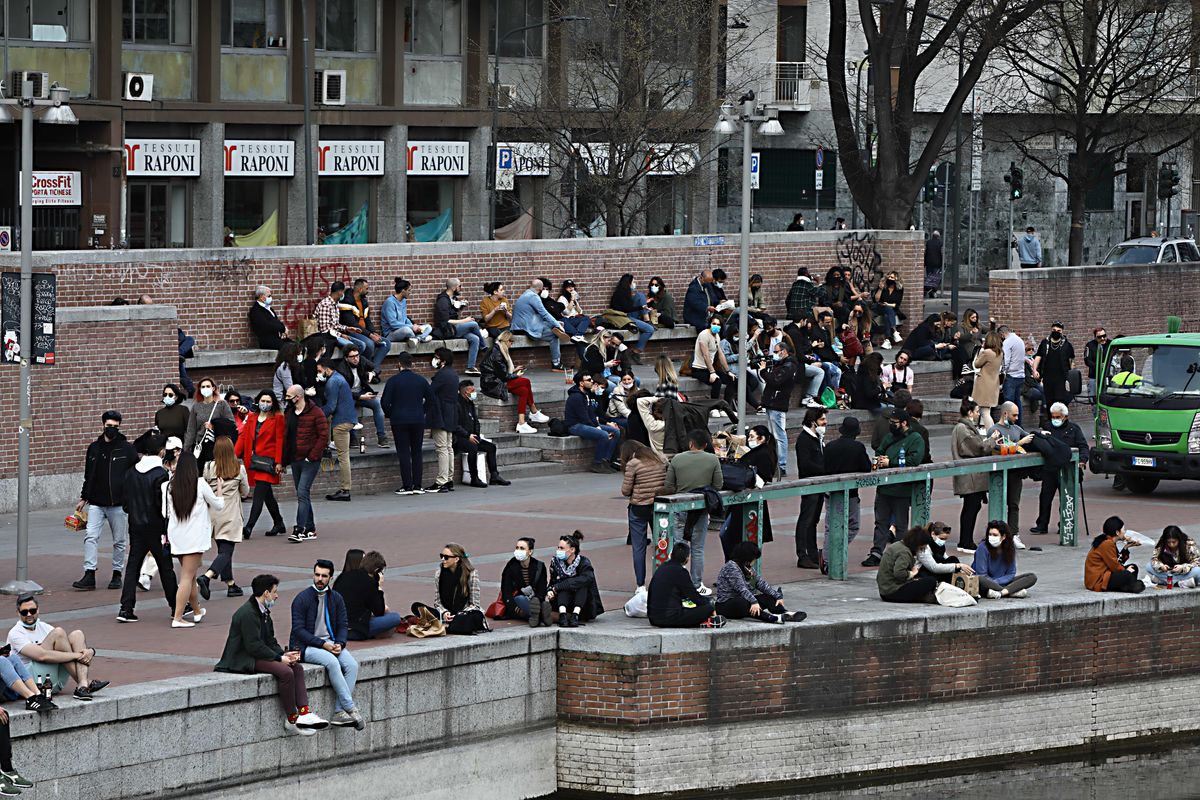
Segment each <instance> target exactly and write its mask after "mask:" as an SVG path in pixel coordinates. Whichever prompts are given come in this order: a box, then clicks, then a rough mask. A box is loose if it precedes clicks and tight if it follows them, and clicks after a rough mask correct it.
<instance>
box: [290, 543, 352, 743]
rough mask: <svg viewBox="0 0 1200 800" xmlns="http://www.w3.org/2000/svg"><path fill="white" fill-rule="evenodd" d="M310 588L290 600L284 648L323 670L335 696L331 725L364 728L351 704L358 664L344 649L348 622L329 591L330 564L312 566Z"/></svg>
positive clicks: (340, 604)
mask: <svg viewBox="0 0 1200 800" xmlns="http://www.w3.org/2000/svg"><path fill="white" fill-rule="evenodd" d="M312 579H313V582H312V586H309V587H308V588H307V589H305V590H304V591H302V592H300V594H298V595H296V597H295V599H294V600H292V633H291V637H290V641H289V642H288V645H289V646H290V647H291V649H292V650H295V651H297V652H299V653H300V658H301V660H302V661H303V662H304V663H306V664H318V665H320V666H322V667H324V668H325V674H326V675H328V676H329V685H330V686H331V687H333V692H334V694H335V695H336V696H337V701H336V702H335V703H334V713H333V717H332V718H331V719H330V720H329V722H330V724H331V725H338V726H342V727H345V726H351V725H352V726H354V728H355V729H356V730H360V731H361V730H362V729H363V728H364V727H365V723H364V722H363V718H362V714H360V713H358V706H357V705H355V703H354V683H355V681H356V680H357V679H358V661H357V660H355V658H354V656H352V655H351V654H350V651H349V650H347V649H346V642H347V641H348V640H349V627H350V625H349V620H348V617H347V616H346V603H345V602H344V601H343V600H342V596H341V595H340V594H338V593H337V592H335V591H333V590H332V589H330V588H329V584H330V582H331V581H332V580H333V562H332V561H329V560H328V559H324V558H321V559H318V560H317V563H315V564H313V575H312Z"/></svg>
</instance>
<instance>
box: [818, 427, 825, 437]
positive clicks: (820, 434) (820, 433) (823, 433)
mask: <svg viewBox="0 0 1200 800" xmlns="http://www.w3.org/2000/svg"><path fill="white" fill-rule="evenodd" d="M824 435H825V426H824V425H818V426H817V436H824Z"/></svg>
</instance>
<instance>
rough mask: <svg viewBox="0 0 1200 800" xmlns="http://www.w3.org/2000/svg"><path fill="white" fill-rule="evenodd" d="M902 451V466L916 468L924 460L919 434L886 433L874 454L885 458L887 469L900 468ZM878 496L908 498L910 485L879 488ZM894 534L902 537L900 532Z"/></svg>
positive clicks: (912, 432)
mask: <svg viewBox="0 0 1200 800" xmlns="http://www.w3.org/2000/svg"><path fill="white" fill-rule="evenodd" d="M901 448H903V449H904V466H906V467H916V466H919V465H920V464H921V462H922V461H923V460H924V459H925V440H924V439H922V438H921V434H919V433H917V432H916V431H914V430H911V429H910V430H909V432H908V433H906V434H904V435H903V436H897V435H896V434H894V433H892V432H891V431H888V433H887V435H886V436H884V437H883V441H882V442H880V443H879V447H877V448H875V454H876V455H880V456H887V459H888V468H889V469H891V468H892V467H898V466H900V450H901ZM879 492H880V494H886V495H887V496H888V497H908V496H909V495H911V494H912V485H911V484H907V483H901V484H888V485H886V486H880V487H879ZM896 534H897V535H898V536H899V535H902V533H901V532H900V531H896Z"/></svg>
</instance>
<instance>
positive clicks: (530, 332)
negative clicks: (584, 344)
mask: <svg viewBox="0 0 1200 800" xmlns="http://www.w3.org/2000/svg"><path fill="white" fill-rule="evenodd" d="M544 288H545V287H543V286H542V282H541V281H540V280H539V279H537V278H534V279H533V280H532V281H530V282H529V288H528V289H526V290H525V291H524V292H522V293H521V296H520V297H518V298H517V302H516V304H514V305H513V315H512V331H513V333H517V332H518V331H520V332H521V333H524V334H525V335H526V336H528V337H529V338H531V339H541V340H542V341H548V342H549V343H550V369H552V370H554V371H555V372H566V370H565V369H564V368H563V365H562V343H563V342H569V341H571V336H570V334H568V333H567V331H566V328H564V327H563V324H562V322H561V321H559V320H557V319H555V318H554V317H553V316H552V315H551V314H550V312H549V311H547V310H546V306H545V304H544V303H542V290H543V289H544Z"/></svg>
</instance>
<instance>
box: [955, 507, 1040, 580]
mask: <svg viewBox="0 0 1200 800" xmlns="http://www.w3.org/2000/svg"><path fill="white" fill-rule="evenodd" d="M971 568H972V569H973V570H975V574H976V575H978V576H979V591H980V593H981V594H982V595H983V596H985V597H987V598H988V599H989V600H999V599H1000V598H1001V597H1025V595H1026V594H1027V590H1028V589H1030V588H1031V587H1032V586H1033V585H1034V584H1035V583H1037V576H1036V575H1034V574H1033V573H1032V572H1026V573H1023V574H1021V575H1018V574H1017V546H1016V544H1014V543H1013V535H1012V531H1011V530H1009V527H1008V524H1007V523H1006V522H1004V521H1003V520H998V519H994V520H992V521H990V522H988V524H987V541H986V543H985V544H981V545H980V546H979V549H977V550H976V551H975V559H974V561H972V562H971Z"/></svg>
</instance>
